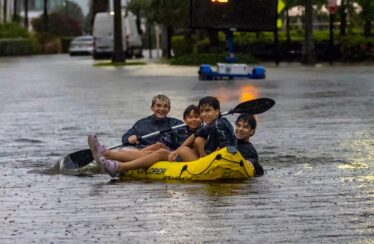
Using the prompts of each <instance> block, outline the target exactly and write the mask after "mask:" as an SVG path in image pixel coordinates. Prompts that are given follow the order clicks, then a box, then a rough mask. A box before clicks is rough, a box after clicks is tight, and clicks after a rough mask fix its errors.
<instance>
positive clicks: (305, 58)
mask: <svg viewBox="0 0 374 244" xmlns="http://www.w3.org/2000/svg"><path fill="white" fill-rule="evenodd" d="M304 19H305V23H304V25H305V28H304V29H305V38H304V46H303V52H302V62H303V63H304V64H314V63H315V61H316V60H315V59H316V58H315V50H314V42H313V7H312V0H305V18H304Z"/></svg>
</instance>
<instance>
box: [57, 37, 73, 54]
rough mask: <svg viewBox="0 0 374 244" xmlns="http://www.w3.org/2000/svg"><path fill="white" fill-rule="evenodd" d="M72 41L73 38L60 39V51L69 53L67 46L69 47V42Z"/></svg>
mask: <svg viewBox="0 0 374 244" xmlns="http://www.w3.org/2000/svg"><path fill="white" fill-rule="evenodd" d="M73 39H74V37H70V36H64V37H61V39H60V40H61V51H62V52H63V53H68V52H69V46H70V42H71V41H72V40H73Z"/></svg>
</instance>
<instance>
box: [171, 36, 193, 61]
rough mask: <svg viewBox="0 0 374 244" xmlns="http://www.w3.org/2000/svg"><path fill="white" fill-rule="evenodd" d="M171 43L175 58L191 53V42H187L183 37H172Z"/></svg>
mask: <svg viewBox="0 0 374 244" xmlns="http://www.w3.org/2000/svg"><path fill="white" fill-rule="evenodd" d="M171 42H172V46H173V51H174V56H175V57H181V56H183V55H186V54H189V53H192V51H193V48H192V43H191V41H189V40H187V39H186V38H185V37H184V36H173V38H172V40H171Z"/></svg>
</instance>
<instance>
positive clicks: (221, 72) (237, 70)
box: [198, 63, 265, 80]
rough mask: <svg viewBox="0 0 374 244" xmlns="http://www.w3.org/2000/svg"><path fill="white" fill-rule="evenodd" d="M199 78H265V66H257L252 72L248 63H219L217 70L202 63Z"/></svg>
mask: <svg viewBox="0 0 374 244" xmlns="http://www.w3.org/2000/svg"><path fill="white" fill-rule="evenodd" d="M198 74H199V80H221V79H224V78H227V79H230V80H231V79H234V78H248V79H265V68H264V67H262V66H255V67H254V68H253V69H252V72H250V68H249V66H248V65H246V64H234V63H217V70H216V71H215V70H213V68H212V66H210V65H209V64H202V65H200V68H199V71H198Z"/></svg>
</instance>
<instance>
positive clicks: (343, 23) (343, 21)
mask: <svg viewBox="0 0 374 244" xmlns="http://www.w3.org/2000/svg"><path fill="white" fill-rule="evenodd" d="M346 29H347V3H346V0H342V3H341V6H340V35H341V36H345V34H346Z"/></svg>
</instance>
